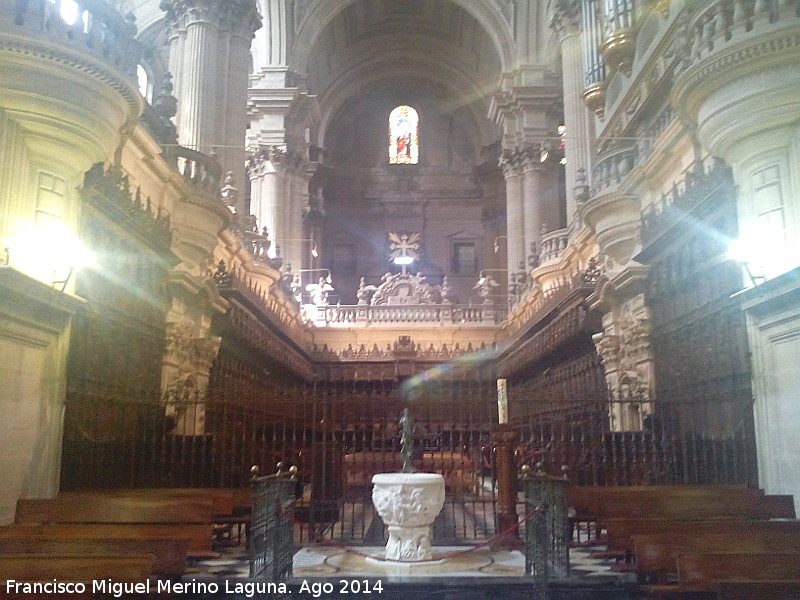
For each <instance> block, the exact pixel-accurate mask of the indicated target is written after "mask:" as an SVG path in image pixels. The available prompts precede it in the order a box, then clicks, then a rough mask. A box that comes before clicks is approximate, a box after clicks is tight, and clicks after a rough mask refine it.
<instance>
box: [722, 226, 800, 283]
mask: <svg viewBox="0 0 800 600" xmlns="http://www.w3.org/2000/svg"><path fill="white" fill-rule="evenodd" d="M792 250H793V248H792V247H791V246H790V244H789V243H787V239H786V236H785V233H784V232H783V231H777V232H776V231H771V232H768V231H764V232H760V233H757V232H752V233H751V234H749V235H742V237H740V238H739V239H736V240H731V242H730V243H729V244H728V258H730V259H731V260H735V261H736V262H738V263H741V264H742V266H744V267H745V268H746V270H747V273H748V275H749V276H750V277H751V278H755V279H761V280H763V279H773V278H775V277H777V276H779V275H782V274H783V273H785V272H787V271H789V270H791V269H793V268H795V267H796V266H797V258H796V253H795V252H793V251H792Z"/></svg>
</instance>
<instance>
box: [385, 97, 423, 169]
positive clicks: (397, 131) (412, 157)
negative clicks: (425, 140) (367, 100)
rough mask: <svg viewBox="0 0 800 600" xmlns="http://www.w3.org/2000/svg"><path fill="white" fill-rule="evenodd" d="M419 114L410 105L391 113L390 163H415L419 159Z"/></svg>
mask: <svg viewBox="0 0 800 600" xmlns="http://www.w3.org/2000/svg"><path fill="white" fill-rule="evenodd" d="M418 134H419V116H417V111H416V110H414V109H413V108H411V107H410V106H405V105H403V106H398V107H397V108H395V109H394V110H393V111H392V112H391V113H390V114H389V164H392V165H415V164H417V162H418V161H419V138H418Z"/></svg>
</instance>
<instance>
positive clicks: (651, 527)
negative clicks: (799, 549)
mask: <svg viewBox="0 0 800 600" xmlns="http://www.w3.org/2000/svg"><path fill="white" fill-rule="evenodd" d="M605 527H606V535H605V541H606V544H607V545H608V549H609V550H610V551H617V552H618V553H621V554H622V555H624V554H625V553H626V552H629V553H632V552H633V550H634V548H633V536H635V535H637V534H638V535H651V534H652V535H662V534H668V533H670V532H674V533H684V534H687V535H695V536H697V537H700V536H704V535H708V534H715V533H721V534H731V535H739V536H746V535H748V534H749V533H750V532H759V531H769V532H781V533H791V534H795V535H800V521H797V520H787V521H767V520H741V519H703V520H692V519H688V520H665V519H613V520H609V521H605Z"/></svg>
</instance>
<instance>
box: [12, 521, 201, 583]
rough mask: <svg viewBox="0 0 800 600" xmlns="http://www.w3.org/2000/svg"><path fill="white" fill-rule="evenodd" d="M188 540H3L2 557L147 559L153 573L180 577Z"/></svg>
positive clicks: (184, 569) (66, 538)
mask: <svg viewBox="0 0 800 600" xmlns="http://www.w3.org/2000/svg"><path fill="white" fill-rule="evenodd" d="M188 545H189V540H188V539H169V538H96V539H88V538H76V537H53V536H52V532H50V535H48V536H47V537H42V538H38V539H37V538H35V537H32V536H29V537H25V538H20V539H13V538H12V539H9V538H3V537H0V554H34V555H40V556H62V557H67V556H107V555H128V554H130V555H146V556H152V557H153V564H152V573H153V574H154V575H160V576H164V577H180V576H181V575H183V573H184V572H185V571H186V553H187V551H188Z"/></svg>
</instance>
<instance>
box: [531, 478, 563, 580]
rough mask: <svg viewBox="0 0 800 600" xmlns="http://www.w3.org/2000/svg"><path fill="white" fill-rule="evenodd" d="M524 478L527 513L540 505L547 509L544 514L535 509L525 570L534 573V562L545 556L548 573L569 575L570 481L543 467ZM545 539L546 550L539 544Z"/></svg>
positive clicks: (560, 575)
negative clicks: (547, 471) (568, 487)
mask: <svg viewBox="0 0 800 600" xmlns="http://www.w3.org/2000/svg"><path fill="white" fill-rule="evenodd" d="M522 481H523V485H524V488H525V509H526V514H528V512H529V511H532V510H535V509H536V508H537V507H544V508H545V509H546V510H544V512H543V513H542V514H539V512H537V513H535V514H534V517H535V518H534V519H532V524H531V525H529V526H527V528H526V538H525V564H526V572H527V573H531V570H532V569H537V568H538V567H535V563H536V562H537V561H542V560H544V561H545V562H546V563H547V572H548V576H556V577H564V576H567V575H569V542H570V539H569V533H570V526H569V512H568V511H569V507H568V505H567V485H568V481H567V480H566V479H564V478H560V477H553V476H551V475H547V474H546V473H544V472H542V471H536V472H534V473H533V474H527V475H526V476H524V477H523V479H522ZM537 528H539V529H542V530H543V532H542V531H538V530H537ZM528 534H530V535H528ZM542 543H544V544H545V545H546V547H545V549H544V550H542V549H541V548H540V547H539V544H542Z"/></svg>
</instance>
